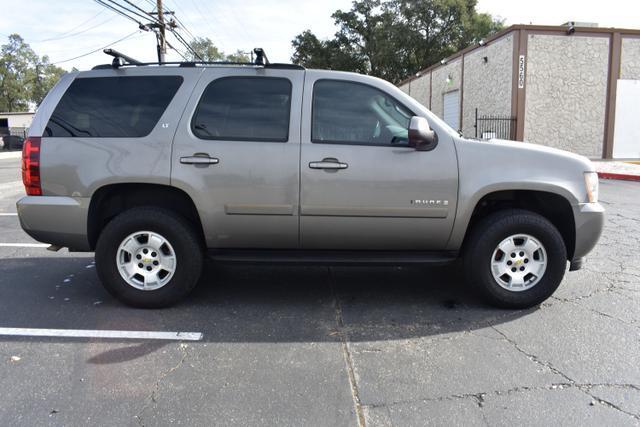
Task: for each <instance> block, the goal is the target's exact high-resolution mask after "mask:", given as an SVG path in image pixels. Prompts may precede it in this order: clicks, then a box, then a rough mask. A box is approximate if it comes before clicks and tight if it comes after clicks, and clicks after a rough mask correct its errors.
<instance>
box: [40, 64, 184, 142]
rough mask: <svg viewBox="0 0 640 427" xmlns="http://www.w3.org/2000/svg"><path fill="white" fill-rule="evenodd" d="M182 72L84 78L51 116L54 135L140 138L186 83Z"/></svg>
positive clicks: (50, 128)
mask: <svg viewBox="0 0 640 427" xmlns="http://www.w3.org/2000/svg"><path fill="white" fill-rule="evenodd" d="M182 80H183V79H182V77H181V76H130V77H92V78H80V79H76V80H74V81H73V83H71V86H69V89H67V91H66V92H65V94H64V95H63V96H62V99H60V102H59V103H58V105H57V106H56V108H55V110H54V112H53V114H52V115H51V117H50V118H49V123H48V124H47V127H46V128H45V135H46V136H50V137H85V138H86V137H89V138H90V137H101V138H140V137H143V136H147V135H149V133H151V131H152V130H153V128H154V127H155V126H156V124H157V123H158V121H159V120H160V117H161V116H162V114H163V113H164V111H165V110H166V109H167V106H168V105H169V103H170V102H171V100H172V99H173V97H174V95H175V94H176V92H177V91H178V88H179V87H180V85H181V84H182Z"/></svg>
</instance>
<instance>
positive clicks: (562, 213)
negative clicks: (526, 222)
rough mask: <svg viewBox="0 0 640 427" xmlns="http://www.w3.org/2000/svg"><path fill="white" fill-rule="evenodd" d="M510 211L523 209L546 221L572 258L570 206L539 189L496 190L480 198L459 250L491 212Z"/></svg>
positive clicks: (571, 213) (574, 234) (559, 197)
mask: <svg viewBox="0 0 640 427" xmlns="http://www.w3.org/2000/svg"><path fill="white" fill-rule="evenodd" d="M513 208H517V209H525V210H528V211H531V212H534V213H537V214H539V215H541V216H543V217H545V218H546V219H547V220H549V221H550V222H551V223H552V224H553V225H554V227H556V229H557V230H558V232H559V233H560V235H561V236H562V239H563V241H564V244H565V247H566V249H567V258H568V259H569V260H571V259H573V254H574V252H575V244H576V227H575V219H574V216H573V209H572V208H571V203H570V201H569V200H568V199H567V198H566V197H565V196H563V195H560V194H558V193H554V192H550V191H541V190H528V189H518V190H498V191H492V192H488V193H486V194H484V195H483V196H481V197H480V198H479V200H478V201H477V202H476V204H475V206H474V208H473V211H472V213H471V215H470V217H469V220H468V222H467V224H466V227H465V233H464V238H463V241H462V247H463V248H464V246H465V244H466V243H467V241H468V238H469V235H470V234H471V231H472V230H473V228H474V226H475V225H476V224H477V223H478V222H479V221H480V220H482V219H483V218H485V217H486V216H488V215H490V214H492V213H494V212H497V211H500V210H504V209H513Z"/></svg>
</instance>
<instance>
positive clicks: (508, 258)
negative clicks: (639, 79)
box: [464, 209, 567, 308]
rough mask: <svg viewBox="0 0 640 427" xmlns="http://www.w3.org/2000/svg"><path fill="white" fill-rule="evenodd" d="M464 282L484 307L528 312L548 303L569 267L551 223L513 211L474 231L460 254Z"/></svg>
mask: <svg viewBox="0 0 640 427" xmlns="http://www.w3.org/2000/svg"><path fill="white" fill-rule="evenodd" d="M464 265H465V273H466V275H467V281H468V282H469V283H470V284H471V285H472V286H474V287H475V288H477V289H478V290H479V291H480V293H481V294H482V295H483V296H484V297H485V299H486V300H488V302H490V303H491V304H493V305H496V306H499V307H504V308H528V307H532V306H535V305H538V304H540V303H541V302H543V301H544V300H546V299H547V298H549V297H550V296H551V295H552V294H553V292H554V291H555V290H556V289H557V288H558V286H559V285H560V282H561V281H562V278H563V277H564V272H565V269H566V265H567V250H566V247H565V244H564V241H563V239H562V236H561V235H560V233H559V232H558V230H557V229H556V228H555V226H554V225H553V224H551V222H549V221H548V220H547V219H546V218H544V217H543V216H541V215H538V214H536V213H533V212H530V211H526V210H521V209H511V210H504V211H499V212H496V213H493V214H491V215H489V216H487V217H486V218H484V219H483V220H481V221H480V222H479V223H478V224H477V225H476V226H475V227H474V229H473V230H472V233H471V235H470V237H469V240H468V242H467V245H466V248H465V253H464Z"/></svg>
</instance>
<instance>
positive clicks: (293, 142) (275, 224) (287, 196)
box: [171, 67, 304, 248]
mask: <svg viewBox="0 0 640 427" xmlns="http://www.w3.org/2000/svg"><path fill="white" fill-rule="evenodd" d="M303 81H304V71H303V70H277V69H264V68H253V67H229V68H223V67H210V68H207V69H205V71H204V73H203V76H202V78H201V79H200V81H199V83H198V85H197V86H196V88H195V90H194V93H193V95H192V97H191V99H190V101H189V102H188V104H187V107H186V110H185V112H184V115H183V118H182V120H181V123H180V126H179V129H178V131H177V133H176V137H175V140H174V148H173V154H172V174H171V183H172V185H174V186H176V187H178V188H181V189H183V190H184V191H186V192H187V193H188V194H189V195H190V196H191V198H192V199H193V200H194V201H195V203H196V207H197V209H198V212H199V214H200V218H201V221H202V224H203V227H204V232H205V237H206V240H207V245H208V246H209V247H210V248H297V247H298V245H299V241H298V205H299V203H298V198H299V156H300V110H301V98H302V85H303Z"/></svg>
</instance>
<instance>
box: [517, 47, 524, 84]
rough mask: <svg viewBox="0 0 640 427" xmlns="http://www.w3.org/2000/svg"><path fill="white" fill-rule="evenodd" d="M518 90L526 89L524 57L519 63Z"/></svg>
mask: <svg viewBox="0 0 640 427" xmlns="http://www.w3.org/2000/svg"><path fill="white" fill-rule="evenodd" d="M518 89H524V55H520V60H519V61H518Z"/></svg>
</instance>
